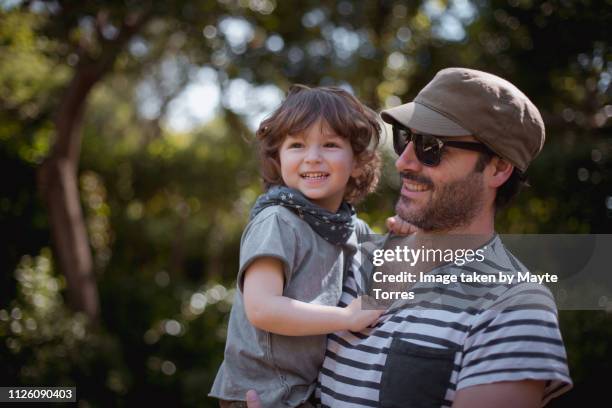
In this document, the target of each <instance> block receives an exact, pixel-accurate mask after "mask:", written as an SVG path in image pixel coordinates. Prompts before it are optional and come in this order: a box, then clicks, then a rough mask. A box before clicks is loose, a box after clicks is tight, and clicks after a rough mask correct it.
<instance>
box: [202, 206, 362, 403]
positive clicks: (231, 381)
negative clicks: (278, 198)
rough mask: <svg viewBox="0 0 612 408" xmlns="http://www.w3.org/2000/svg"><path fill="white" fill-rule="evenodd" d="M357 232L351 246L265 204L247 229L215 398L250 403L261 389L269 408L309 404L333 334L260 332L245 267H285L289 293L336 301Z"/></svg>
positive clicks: (285, 291)
mask: <svg viewBox="0 0 612 408" xmlns="http://www.w3.org/2000/svg"><path fill="white" fill-rule="evenodd" d="M355 221H356V229H355V232H353V234H352V236H351V237H350V238H349V240H348V242H347V243H346V244H345V245H344V246H336V245H333V244H330V243H329V242H327V241H326V240H325V239H324V238H322V237H321V236H320V235H318V234H317V233H316V232H314V230H313V229H312V228H310V226H309V225H308V224H307V223H306V222H305V221H304V220H302V219H301V218H300V217H298V216H297V215H296V214H294V213H293V212H291V211H290V210H288V209H286V208H284V207H281V206H272V207H268V208H266V209H264V210H263V211H262V212H261V213H259V214H258V215H257V216H256V217H255V218H254V219H253V220H252V221H251V222H249V224H248V225H247V226H246V228H245V230H244V233H243V234H242V240H241V243H240V270H239V272H238V289H239V290H238V291H236V297H235V298H234V304H233V307H232V311H231V313H230V321H229V327H228V334H227V341H226V345H225V356H224V357H225V358H224V361H223V363H222V364H221V367H220V368H219V371H218V373H217V377H216V378H215V382H214V384H213V387H212V390H211V392H210V394H209V396H211V397H215V398H219V399H223V400H233V401H244V398H245V393H246V391H247V390H249V389H254V390H256V391H257V392H258V394H259V396H260V398H261V400H262V403H263V406H264V407H282V406H287V407H296V406H298V405H300V404H302V403H303V402H304V401H306V400H307V399H308V398H309V396H310V393H311V392H312V391H313V390H314V387H315V381H316V379H317V375H318V373H319V369H320V367H321V365H322V363H323V358H324V356H325V346H326V336H324V335H319V336H300V337H295V336H282V335H278V334H273V333H269V332H266V331H263V330H259V329H257V328H255V327H254V326H252V325H251V324H250V322H249V321H248V319H247V317H246V314H245V310H244V302H243V297H242V281H243V278H244V271H245V270H246V269H247V268H248V267H249V265H250V264H251V263H252V262H253V261H254V260H256V259H257V258H261V257H273V258H277V259H279V260H280V261H281V262H282V264H283V269H284V275H285V284H284V288H283V296H287V297H290V298H293V299H296V300H300V301H304V302H308V303H313V304H321V305H329V306H335V305H337V304H338V301H339V299H340V295H341V294H342V277H343V273H344V269H345V265H346V264H347V263H346V262H345V257H348V256H351V255H352V253H353V252H354V251H355V250H356V244H357V238H356V234H357V233H367V231H368V230H369V228H368V227H367V225H366V224H365V223H364V222H363V221H361V220H358V219H356V220H355Z"/></svg>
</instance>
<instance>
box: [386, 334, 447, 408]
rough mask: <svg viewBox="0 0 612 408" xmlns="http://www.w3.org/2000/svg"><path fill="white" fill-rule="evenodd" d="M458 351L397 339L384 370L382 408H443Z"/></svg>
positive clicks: (392, 345) (391, 348) (393, 343)
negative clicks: (441, 407)
mask: <svg viewBox="0 0 612 408" xmlns="http://www.w3.org/2000/svg"><path fill="white" fill-rule="evenodd" d="M455 353H456V350H454V349H439V348H433V347H424V346H419V345H417V344H414V343H409V342H407V341H404V340H401V339H399V338H394V339H393V341H392V342H391V347H390V348H389V354H388V355H387V361H386V363H385V367H384V369H383V373H382V377H381V384H380V397H379V405H378V406H379V407H381V408H400V407H401V408H433V407H436V408H439V407H440V406H441V405H442V404H443V401H444V397H445V394H446V390H447V388H448V385H449V382H450V377H451V374H452V372H453V366H454V360H455Z"/></svg>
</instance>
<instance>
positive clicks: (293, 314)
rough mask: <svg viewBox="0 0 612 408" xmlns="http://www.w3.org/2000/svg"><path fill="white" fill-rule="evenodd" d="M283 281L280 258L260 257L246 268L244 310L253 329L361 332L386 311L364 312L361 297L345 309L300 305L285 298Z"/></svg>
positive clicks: (292, 332)
mask: <svg viewBox="0 0 612 408" xmlns="http://www.w3.org/2000/svg"><path fill="white" fill-rule="evenodd" d="M283 282H284V275H283V266H282V264H281V262H280V261H279V260H278V259H275V258H270V257H264V258H258V259H257V260H255V261H254V262H253V263H252V264H251V265H250V266H249V267H248V268H247V270H246V271H245V273H244V285H243V295H244V307H245V310H246V315H247V318H248V319H249V321H250V322H251V324H252V325H253V326H255V327H257V328H258V329H261V330H265V331H269V332H272V333H276V334H282V335H284V336H309V335H316V334H327V333H332V332H335V331H341V330H351V331H359V330H363V329H364V328H366V327H367V326H369V325H370V324H373V323H374V322H376V320H377V319H378V317H379V316H380V315H381V314H382V312H383V311H382V310H362V309H361V298H357V299H355V300H354V301H353V302H351V304H350V305H348V306H347V307H345V308H342V307H335V306H324V305H313V304H310V303H306V302H301V301H299V300H295V299H291V298H288V297H285V296H283V295H282V293H283Z"/></svg>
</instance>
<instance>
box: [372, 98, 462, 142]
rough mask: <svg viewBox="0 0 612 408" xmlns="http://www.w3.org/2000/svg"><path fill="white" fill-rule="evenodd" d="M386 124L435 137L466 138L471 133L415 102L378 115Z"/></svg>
mask: <svg viewBox="0 0 612 408" xmlns="http://www.w3.org/2000/svg"><path fill="white" fill-rule="evenodd" d="M380 116H381V117H382V120H384V121H385V122H387V123H393V122H399V123H400V124H402V125H404V126H406V127H409V128H412V129H414V130H416V131H418V132H422V133H428V134H430V135H437V136H467V135H470V134H471V132H470V131H469V130H466V129H464V128H463V127H461V126H460V125H459V124H457V123H456V122H454V121H452V120H451V119H449V118H447V117H446V116H444V115H442V114H440V113H438V112H436V111H435V110H433V109H430V108H428V107H427V106H425V105H422V104H420V103H416V102H410V103H406V104H404V105H400V106H396V107H394V108H391V109H386V110H384V111H382V112H381V113H380Z"/></svg>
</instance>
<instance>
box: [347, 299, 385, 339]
mask: <svg viewBox="0 0 612 408" xmlns="http://www.w3.org/2000/svg"><path fill="white" fill-rule="evenodd" d="M345 311H346V313H347V321H348V327H347V329H348V330H350V331H353V332H358V331H361V330H363V329H365V328H366V327H368V326H371V325H373V324H374V323H376V321H377V320H378V318H379V317H380V315H381V314H383V312H384V310H373V309H372V310H369V309H363V308H362V304H361V297H358V298H356V299H353V301H352V302H351V304H350V305H348V306H347V307H346V308H345Z"/></svg>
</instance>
